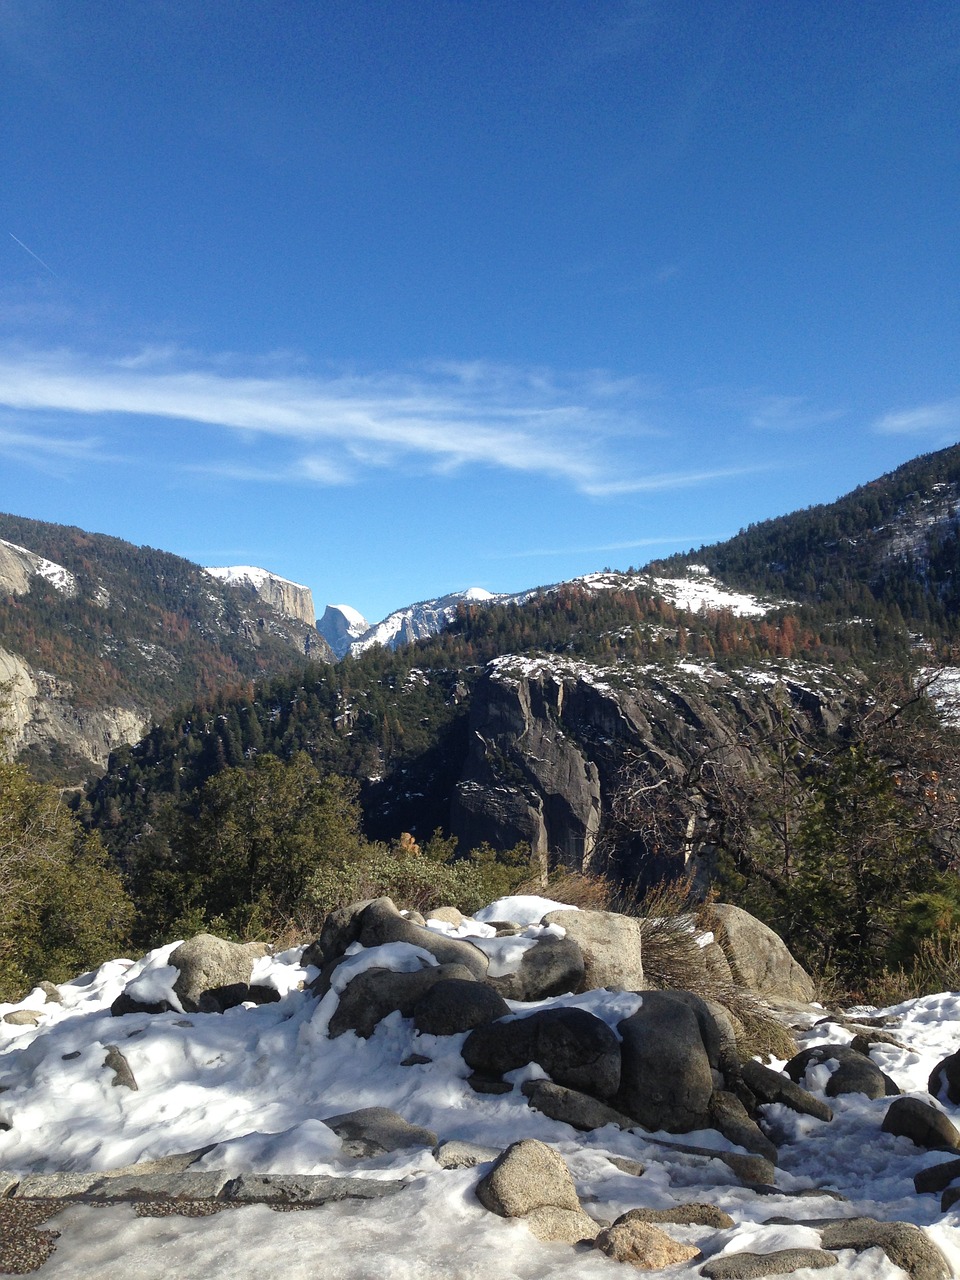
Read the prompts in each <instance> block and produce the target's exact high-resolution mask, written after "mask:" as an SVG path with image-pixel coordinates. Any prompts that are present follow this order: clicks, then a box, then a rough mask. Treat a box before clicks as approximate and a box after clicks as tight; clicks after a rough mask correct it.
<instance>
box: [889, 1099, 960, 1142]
mask: <svg viewBox="0 0 960 1280" xmlns="http://www.w3.org/2000/svg"><path fill="white" fill-rule="evenodd" d="M880 1128H881V1131H882V1132H883V1133H892V1134H895V1135H896V1136H897V1137H901V1138H909V1139H910V1141H911V1142H912V1143H913V1144H914V1145H915V1146H917V1147H926V1148H927V1150H929V1151H960V1132H958V1131H957V1128H956V1126H955V1125H954V1124H953V1123H952V1122H951V1121H950V1120H949V1119H948V1118H947V1117H946V1116H945V1115H944V1114H943V1112H942V1111H938V1110H937V1108H936V1107H935V1106H934V1105H933V1104H932V1103H930V1102H922V1101H921V1100H920V1099H919V1098H897V1099H896V1100H895V1101H894V1102H892V1103H891V1104H890V1106H889V1107H888V1108H887V1114H886V1115H885V1116H884V1117H883V1124H882V1125H881V1126H880Z"/></svg>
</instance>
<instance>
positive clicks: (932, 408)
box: [873, 396, 960, 435]
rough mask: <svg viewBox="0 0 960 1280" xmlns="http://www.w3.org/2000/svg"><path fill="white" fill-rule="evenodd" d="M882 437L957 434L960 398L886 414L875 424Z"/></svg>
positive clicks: (959, 428)
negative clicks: (934, 433)
mask: <svg viewBox="0 0 960 1280" xmlns="http://www.w3.org/2000/svg"><path fill="white" fill-rule="evenodd" d="M873 428H874V430H875V431H879V432H880V433H881V434H882V435H922V434H924V433H925V432H936V433H938V434H939V433H943V432H949V433H955V432H957V431H960V396H958V397H956V398H955V399H952V400H940V401H938V402H937V403H936V404H921V405H917V406H916V407H915V408H913V409H900V410H898V411H897V412H895V413H885V414H884V415H883V416H882V417H880V418H877V419H876V421H875V422H874V424H873Z"/></svg>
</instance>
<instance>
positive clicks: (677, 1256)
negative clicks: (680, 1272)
mask: <svg viewBox="0 0 960 1280" xmlns="http://www.w3.org/2000/svg"><path fill="white" fill-rule="evenodd" d="M594 1243H595V1244H596V1246H597V1248H598V1249H600V1250H601V1251H602V1252H603V1253H605V1254H606V1255H607V1257H609V1258H613V1259H614V1261H615V1262H629V1263H632V1265H633V1266H635V1267H636V1268H637V1270H638V1271H659V1270H661V1269H662V1268H663V1267H669V1266H672V1265H673V1263H675V1262H689V1261H690V1260H691V1259H692V1258H698V1257H700V1250H699V1249H698V1248H697V1247H696V1246H695V1245H691V1244H681V1243H680V1242H679V1241H678V1240H673V1239H671V1237H670V1236H668V1235H667V1233H666V1232H665V1231H661V1230H660V1228H659V1227H655V1226H654V1225H653V1224H652V1223H650V1222H641V1221H638V1220H633V1221H630V1222H617V1223H614V1225H613V1226H612V1227H607V1228H605V1229H604V1230H603V1231H601V1232H600V1233H599V1234H598V1235H597V1238H596V1240H595V1241H594Z"/></svg>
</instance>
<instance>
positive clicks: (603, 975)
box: [543, 910, 644, 991]
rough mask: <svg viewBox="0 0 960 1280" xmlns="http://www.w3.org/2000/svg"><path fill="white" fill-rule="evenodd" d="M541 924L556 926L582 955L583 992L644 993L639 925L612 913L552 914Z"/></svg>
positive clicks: (559, 912)
mask: <svg viewBox="0 0 960 1280" xmlns="http://www.w3.org/2000/svg"><path fill="white" fill-rule="evenodd" d="M543 923H544V924H556V925H559V926H560V927H561V928H562V929H564V930H565V932H566V935H567V937H568V938H572V939H573V941H574V942H575V943H576V944H577V946H578V947H579V948H580V951H581V953H582V955H583V982H582V989H583V990H584V991H593V990H595V989H598V988H600V987H609V988H611V990H613V991H640V990H642V989H643V986H644V981H643V964H642V962H641V955H640V937H641V928H640V921H639V920H636V919H634V918H633V917H632V916H624V915H619V914H617V913H616V912H614V911H572V910H567V911H551V912H549V914H548V915H545V916H544V917H543Z"/></svg>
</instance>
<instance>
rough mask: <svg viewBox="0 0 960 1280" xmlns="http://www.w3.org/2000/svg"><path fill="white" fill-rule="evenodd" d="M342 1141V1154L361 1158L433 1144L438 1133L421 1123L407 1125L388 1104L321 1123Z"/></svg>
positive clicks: (332, 1117)
mask: <svg viewBox="0 0 960 1280" xmlns="http://www.w3.org/2000/svg"><path fill="white" fill-rule="evenodd" d="M323 1123H324V1124H325V1125H326V1126H327V1128H328V1129H332V1130H333V1132H334V1133H335V1134H336V1135H337V1137H338V1138H340V1139H341V1141H342V1142H343V1148H344V1154H346V1155H349V1156H352V1157H353V1158H354V1159H357V1160H363V1159H366V1158H367V1157H368V1156H379V1155H383V1154H384V1153H385V1152H388V1151H399V1150H400V1148H401V1147H435V1146H436V1145H437V1135H436V1134H435V1133H433V1132H431V1130H430V1129H423V1128H421V1127H420V1125H416V1124H408V1122H407V1121H406V1120H404V1118H403V1116H400V1115H397V1113H396V1111H391V1110H390V1108H389V1107H363V1108H361V1109H360V1110H359V1111H346V1112H344V1113H343V1115H337V1116H328V1117H327V1119H325V1120H324V1122H323Z"/></svg>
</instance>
